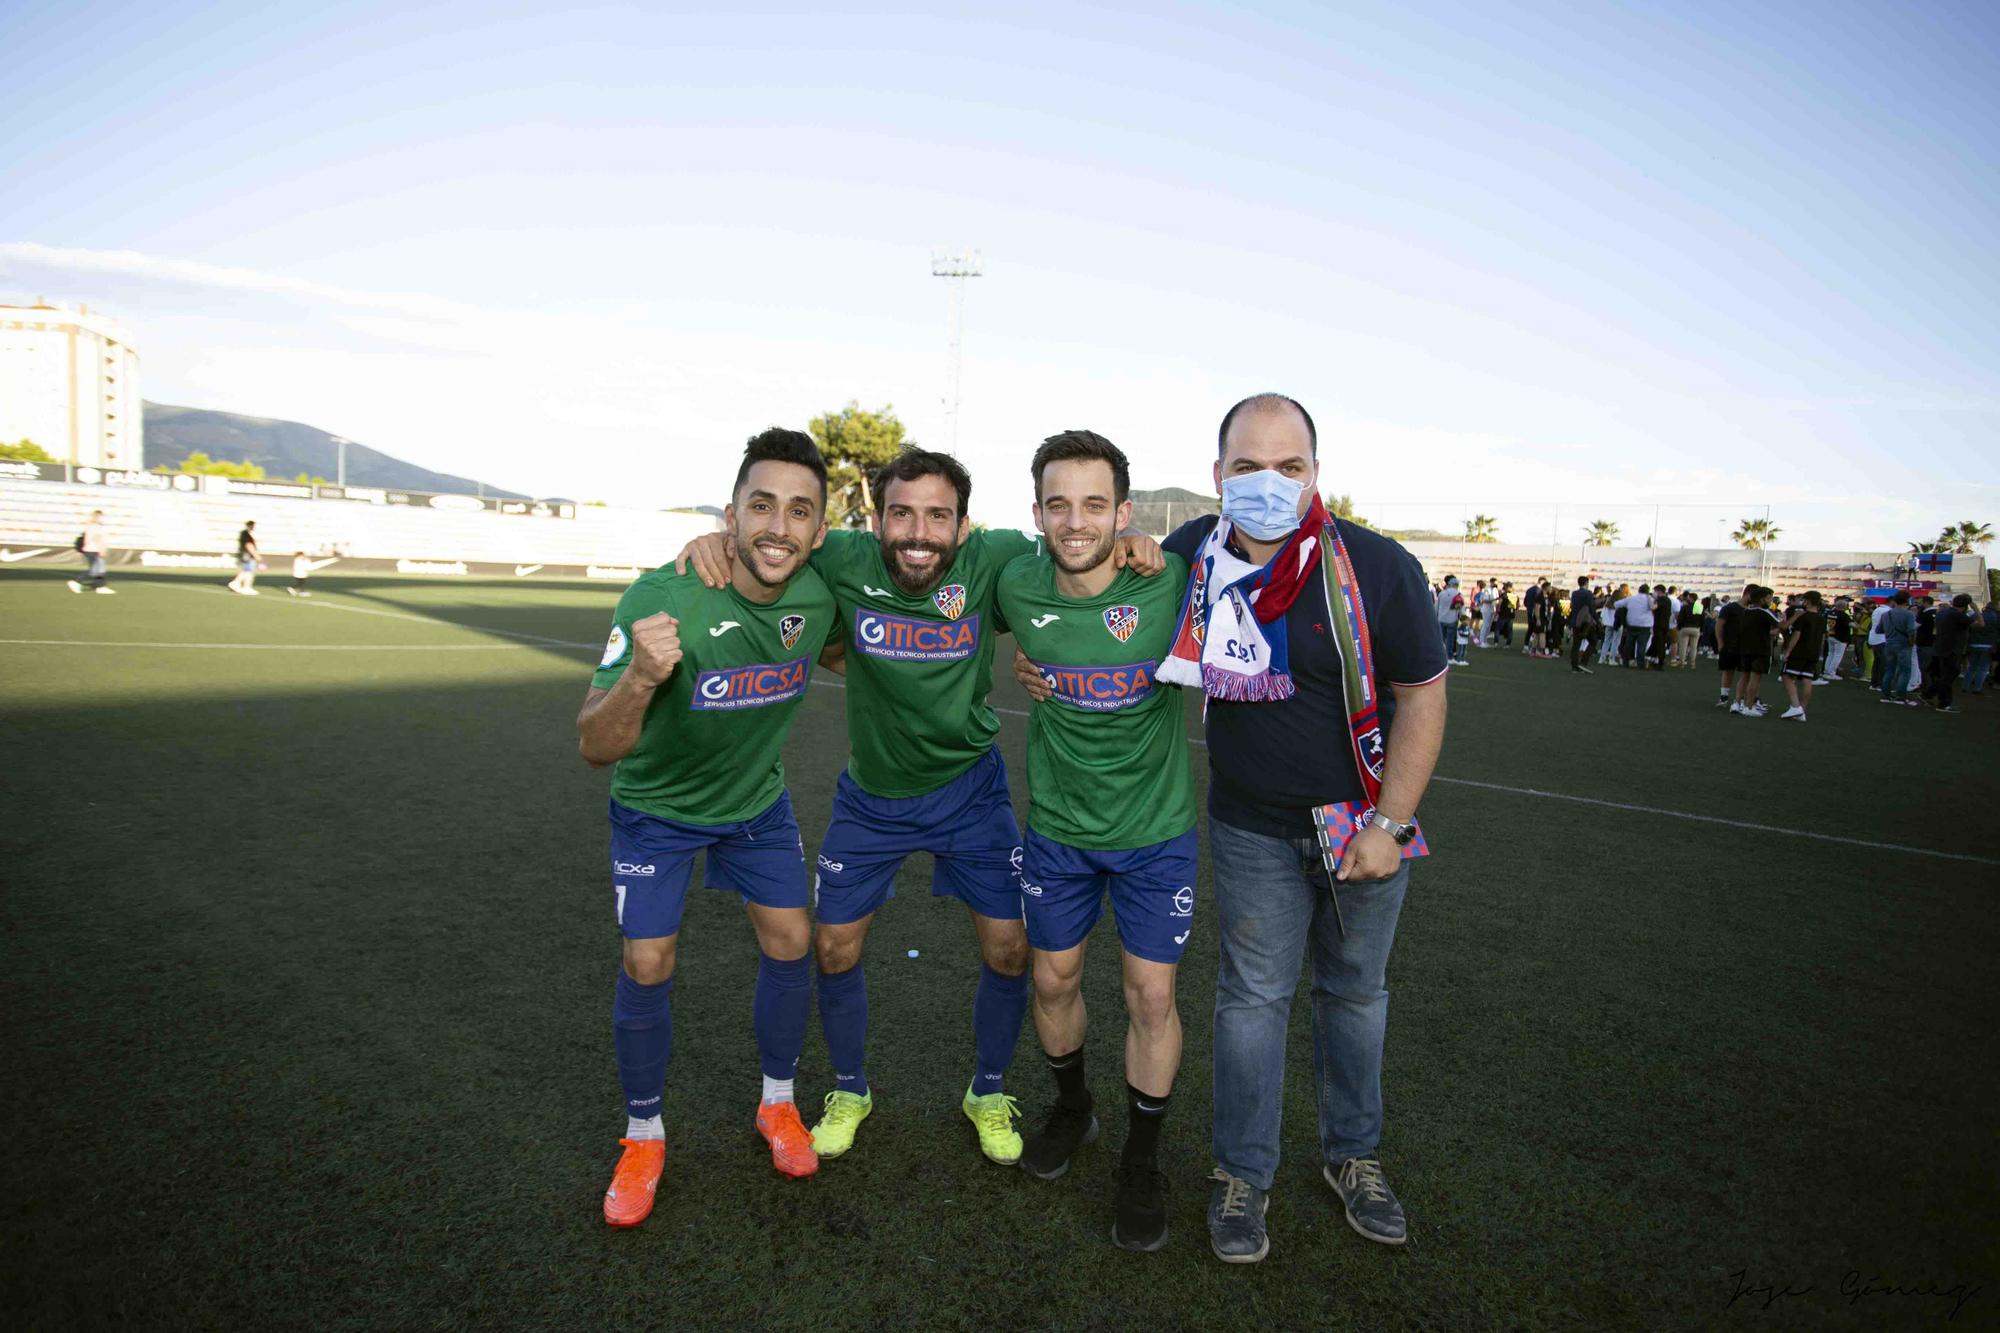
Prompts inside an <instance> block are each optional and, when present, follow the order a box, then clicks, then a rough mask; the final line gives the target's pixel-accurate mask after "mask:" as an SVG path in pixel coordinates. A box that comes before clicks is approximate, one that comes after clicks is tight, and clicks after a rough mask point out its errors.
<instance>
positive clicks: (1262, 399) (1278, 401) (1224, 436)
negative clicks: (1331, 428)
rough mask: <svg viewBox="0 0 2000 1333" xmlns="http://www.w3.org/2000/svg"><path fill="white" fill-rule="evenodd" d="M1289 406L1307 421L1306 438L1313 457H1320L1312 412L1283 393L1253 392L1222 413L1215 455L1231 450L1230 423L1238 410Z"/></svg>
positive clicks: (1316, 430)
mask: <svg viewBox="0 0 2000 1333" xmlns="http://www.w3.org/2000/svg"><path fill="white" fill-rule="evenodd" d="M1285 407H1289V408H1291V409H1292V411H1294V412H1297V413H1298V414H1299V417H1300V419H1301V420H1303V421H1304V422H1305V423H1306V438H1307V439H1308V440H1310V441H1311V442H1312V452H1313V457H1314V458H1318V457H1319V428H1318V427H1317V426H1315V425H1313V419H1312V413H1310V412H1308V411H1306V409H1305V408H1304V406H1302V405H1301V404H1300V403H1299V401H1298V400H1297V399H1296V398H1287V397H1285V395H1283V394H1281V393H1253V394H1251V395H1250V396H1249V397H1248V398H1245V399H1243V400H1242V401H1241V402H1239V403H1237V404H1236V406H1234V407H1232V408H1230V409H1229V410H1228V411H1227V412H1224V413H1223V414H1222V424H1221V425H1220V426H1218V427H1216V429H1215V456H1216V457H1217V458H1220V457H1222V456H1223V455H1224V454H1225V453H1227V452H1229V424H1230V423H1231V422H1232V421H1234V420H1236V414H1237V413H1238V412H1245V411H1249V412H1271V411H1276V410H1277V409H1279V408H1285Z"/></svg>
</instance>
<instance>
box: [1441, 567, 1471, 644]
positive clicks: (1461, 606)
mask: <svg viewBox="0 0 2000 1333" xmlns="http://www.w3.org/2000/svg"><path fill="white" fill-rule="evenodd" d="M1463 610H1465V594H1464V593H1462V592H1460V591H1459V590H1458V575H1456V574H1447V575H1445V576H1444V586H1443V587H1442V588H1439V589H1438V592H1437V623H1438V638H1439V641H1440V642H1441V643H1443V644H1444V655H1445V660H1446V661H1447V662H1450V663H1451V664H1453V665H1457V663H1458V617H1459V613H1460V612H1462V611H1463Z"/></svg>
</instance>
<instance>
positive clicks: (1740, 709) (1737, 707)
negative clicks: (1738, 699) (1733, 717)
mask: <svg viewBox="0 0 2000 1333" xmlns="http://www.w3.org/2000/svg"><path fill="white" fill-rule="evenodd" d="M1729 711H1730V712H1732V713H1739V714H1741V715H1742V716H1744V717H1748V716H1750V710H1749V709H1747V708H1745V707H1744V706H1743V705H1742V704H1731V705H1729Z"/></svg>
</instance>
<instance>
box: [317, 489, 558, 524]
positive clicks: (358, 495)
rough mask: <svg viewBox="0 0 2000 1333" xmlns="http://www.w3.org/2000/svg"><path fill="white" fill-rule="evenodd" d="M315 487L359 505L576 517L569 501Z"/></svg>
mask: <svg viewBox="0 0 2000 1333" xmlns="http://www.w3.org/2000/svg"><path fill="white" fill-rule="evenodd" d="M313 490H314V492H315V494H316V496H317V498H318V499H321V500H344V501H349V502H352V503H356V504H372V505H413V506H416V507H417V508H422V509H443V510H447V511H457V512H463V513H468V514H477V513H481V512H486V513H493V514H514V515H520V516H524V517H528V518H575V517H576V506H575V505H573V504H571V503H569V502H568V501H567V500H563V501H557V500H499V499H494V498H492V497H490V496H482V495H452V494H446V493H443V492H438V491H398V490H390V489H388V488H386V487H382V486H315V487H314V488H313Z"/></svg>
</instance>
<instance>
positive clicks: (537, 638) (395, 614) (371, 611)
mask: <svg viewBox="0 0 2000 1333" xmlns="http://www.w3.org/2000/svg"><path fill="white" fill-rule="evenodd" d="M165 586H167V587H176V588H180V589H181V590H182V591H185V592H208V593H214V594H216V595H217V596H220V597H241V596H242V595H243V594H242V593H237V592H231V591H229V589H227V588H206V587H201V586H199V585H193V586H190V585H188V584H167V585H165ZM274 601H275V599H274ZM285 605H288V606H316V607H318V608H319V609H320V610H322V611H345V612H347V613H348V614H350V615H357V616H381V617H382V618H383V619H385V620H408V621H411V622H413V623H415V624H418V625H445V626H449V627H450V628H452V629H462V630H470V631H472V632H473V633H475V634H497V635H499V636H500V637H501V638H503V639H525V640H527V641H528V642H530V643H547V644H554V645H555V646H556V647H558V648H589V649H592V650H596V649H597V648H599V647H601V646H602V645H599V644H595V643H578V642H577V641H576V640H574V639H551V638H549V637H548V636H547V635H543V634H525V633H522V632H521V631H519V630H511V629H491V628H488V627H487V626H484V625H469V624H467V623H465V622H464V621H462V620H445V619H443V618H441V617H438V616H418V615H410V614H408V613H406V612H402V611H381V610H377V609H376V608H375V607H372V606H343V605H341V604H340V603H338V602H315V601H312V600H310V599H308V600H305V601H301V600H300V599H298V598H296V597H287V598H285Z"/></svg>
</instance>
